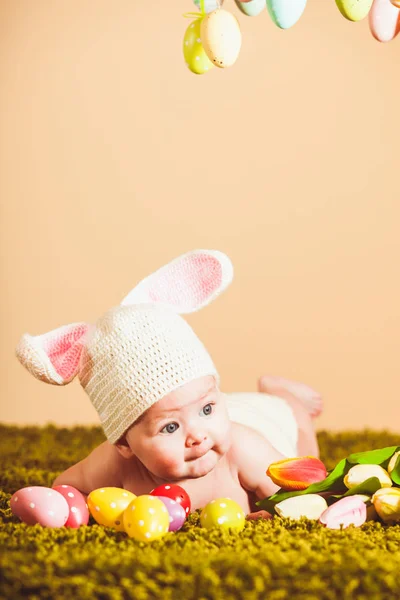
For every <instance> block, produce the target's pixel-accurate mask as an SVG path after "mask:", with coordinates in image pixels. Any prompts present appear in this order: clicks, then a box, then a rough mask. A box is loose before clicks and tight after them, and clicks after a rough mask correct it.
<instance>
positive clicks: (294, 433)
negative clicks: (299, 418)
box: [226, 392, 298, 458]
mask: <svg viewBox="0 0 400 600" xmlns="http://www.w3.org/2000/svg"><path fill="white" fill-rule="evenodd" d="M226 396H227V404H228V412H229V417H230V419H231V421H233V422H234V423H240V424H241V425H246V426H247V427H251V428H253V429H255V430H256V431H258V432H259V433H261V435H263V436H265V437H266V438H267V440H268V441H269V442H270V443H271V444H272V445H273V446H274V448H276V449H277V450H278V451H279V452H280V453H281V454H283V455H284V456H287V457H289V458H290V457H295V456H298V452H297V439H298V429H297V422H296V420H295V418H294V415H293V411H292V409H291V408H290V406H289V404H288V403H287V402H286V400H284V399H283V398H278V397H277V396H270V395H269V394H263V393H257V392H240V393H235V394H226Z"/></svg>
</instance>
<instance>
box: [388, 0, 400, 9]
mask: <svg viewBox="0 0 400 600" xmlns="http://www.w3.org/2000/svg"><path fill="white" fill-rule="evenodd" d="M390 2H391V3H392V4H393V6H395V7H396V8H400V0H390Z"/></svg>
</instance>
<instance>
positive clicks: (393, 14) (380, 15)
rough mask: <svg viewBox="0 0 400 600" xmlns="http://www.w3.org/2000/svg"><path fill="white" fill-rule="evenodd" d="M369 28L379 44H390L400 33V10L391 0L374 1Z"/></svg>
mask: <svg viewBox="0 0 400 600" xmlns="http://www.w3.org/2000/svg"><path fill="white" fill-rule="evenodd" d="M399 5H400V3H399ZM369 28H370V30H371V33H372V35H373V36H374V38H375V39H376V40H378V42H390V41H391V40H393V39H394V38H395V37H396V35H397V34H398V33H399V31H400V9H399V8H396V6H394V5H393V3H392V2H391V1H390V0H374V2H373V4H372V7H371V10H370V13H369Z"/></svg>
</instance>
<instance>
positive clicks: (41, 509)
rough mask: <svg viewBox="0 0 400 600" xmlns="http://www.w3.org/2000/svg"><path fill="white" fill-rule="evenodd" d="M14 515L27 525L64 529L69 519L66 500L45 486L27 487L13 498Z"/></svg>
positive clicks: (11, 502) (11, 503) (12, 508)
mask: <svg viewBox="0 0 400 600" xmlns="http://www.w3.org/2000/svg"><path fill="white" fill-rule="evenodd" d="M10 506H11V511H12V513H13V514H14V515H15V516H17V517H19V518H20V519H21V521H23V522H24V523H26V524H27V525H36V523H39V525H42V526H43V527H63V526H64V525H65V523H66V522H67V519H68V517H69V506H68V502H67V501H66V499H65V498H64V497H63V496H62V495H61V494H59V493H58V492H57V491H56V490H52V489H51V488H48V487H43V486H32V487H25V488H22V489H20V490H18V492H15V494H13V495H12V496H11V500H10Z"/></svg>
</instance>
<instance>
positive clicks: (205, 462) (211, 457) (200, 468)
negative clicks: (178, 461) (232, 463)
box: [185, 450, 221, 479]
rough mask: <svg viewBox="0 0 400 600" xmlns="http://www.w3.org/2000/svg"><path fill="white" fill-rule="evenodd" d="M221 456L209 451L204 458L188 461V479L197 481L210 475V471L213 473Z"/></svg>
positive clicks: (186, 465) (186, 464) (186, 466)
mask: <svg viewBox="0 0 400 600" xmlns="http://www.w3.org/2000/svg"><path fill="white" fill-rule="evenodd" d="M220 458H221V456H219V455H218V454H217V453H216V452H214V451H213V450H209V451H208V452H207V453H206V454H205V455H204V456H202V457H201V458H196V459H195V460H190V461H186V463H185V468H186V477H187V479H197V478H198V477H204V476H205V475H208V473H210V471H212V470H213V469H214V468H215V467H216V465H217V463H218V461H219V460H220Z"/></svg>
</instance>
